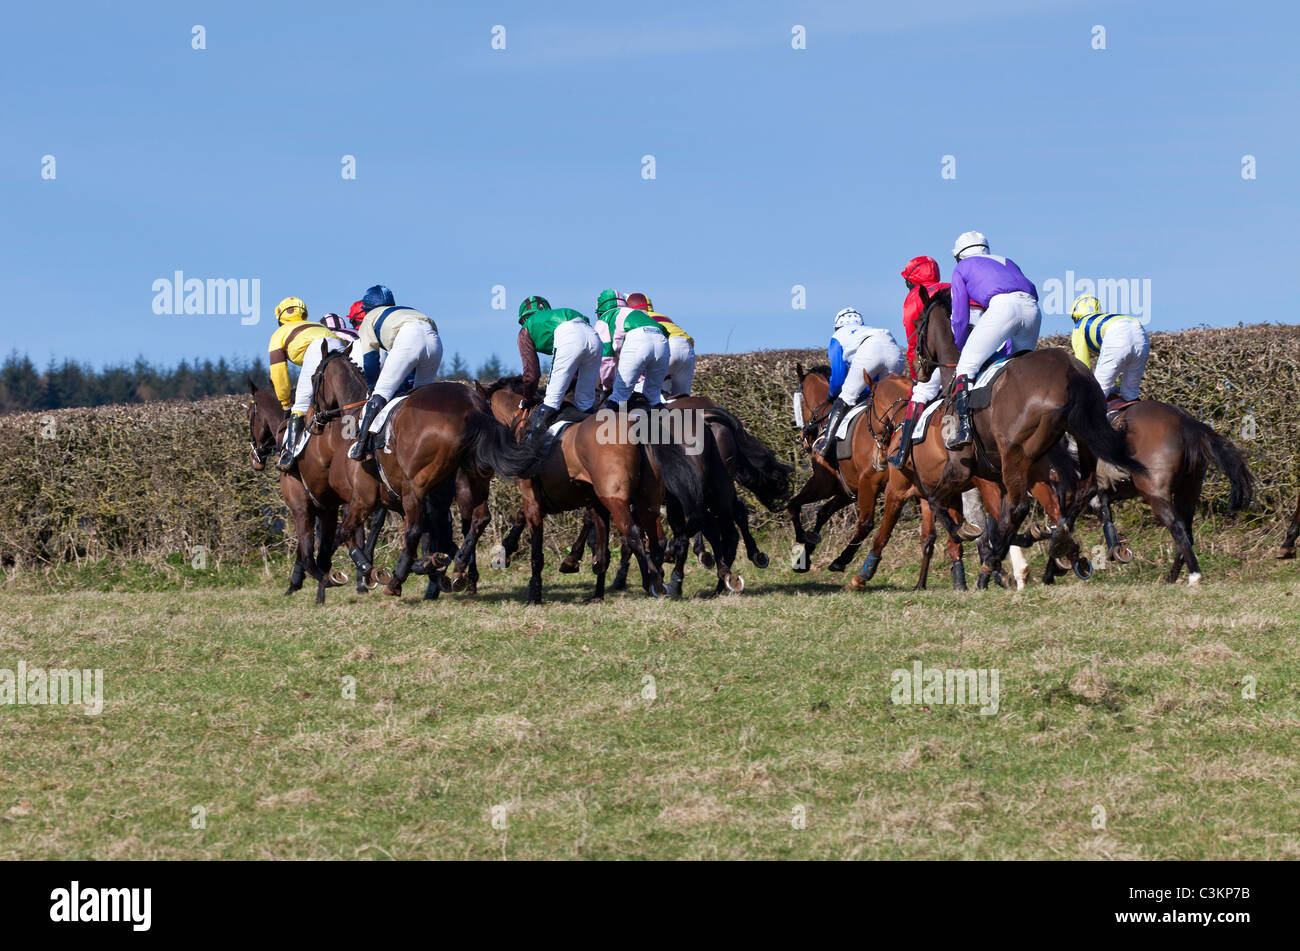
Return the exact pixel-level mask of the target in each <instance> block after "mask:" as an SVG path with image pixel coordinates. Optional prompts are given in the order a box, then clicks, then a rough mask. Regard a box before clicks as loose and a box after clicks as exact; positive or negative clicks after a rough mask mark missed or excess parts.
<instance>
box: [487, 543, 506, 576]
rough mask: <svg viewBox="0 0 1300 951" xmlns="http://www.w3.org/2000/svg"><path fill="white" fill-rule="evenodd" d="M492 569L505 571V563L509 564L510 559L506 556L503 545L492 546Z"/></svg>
mask: <svg viewBox="0 0 1300 951" xmlns="http://www.w3.org/2000/svg"><path fill="white" fill-rule="evenodd" d="M491 558H492V562H491V564H492V569H493V570H494V571H505V570H506V565H508V564H510V559H509V558H507V557H506V546H505V545H494V546H493V548H492V555H491Z"/></svg>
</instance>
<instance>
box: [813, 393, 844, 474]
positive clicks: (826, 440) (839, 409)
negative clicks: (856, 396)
mask: <svg viewBox="0 0 1300 951" xmlns="http://www.w3.org/2000/svg"><path fill="white" fill-rule="evenodd" d="M848 409H849V407H848V404H847V403H845V402H844V401H843V400H842V399H839V398H836V400H835V402H834V403H832V404H831V412H830V415H829V416H827V417H826V435H825V436H823V437H822V447H821V449H820V450H819V452H818V454H819V455H820V456H821V457H822V458H823V459H825V460H826V461H827V462H828V463H830V464H832V465H834V463H835V443H836V442H837V437H836V435H835V430H837V429H839V428H840V421H841V420H843V419H844V414H845V413H846V412H848Z"/></svg>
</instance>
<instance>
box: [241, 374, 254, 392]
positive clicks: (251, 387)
mask: <svg viewBox="0 0 1300 951" xmlns="http://www.w3.org/2000/svg"><path fill="white" fill-rule="evenodd" d="M244 379H245V380H247V381H248V392H250V393H252V394H253V395H254V396H256V395H257V384H256V383H254V382H253V378H252V377H251V376H248V375H247V374H245V376H244Z"/></svg>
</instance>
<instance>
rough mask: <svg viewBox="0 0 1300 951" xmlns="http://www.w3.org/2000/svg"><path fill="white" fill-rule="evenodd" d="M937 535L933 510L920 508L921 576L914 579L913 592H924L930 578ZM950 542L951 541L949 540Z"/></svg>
mask: <svg viewBox="0 0 1300 951" xmlns="http://www.w3.org/2000/svg"><path fill="white" fill-rule="evenodd" d="M937 536H938V533H937V532H936V531H935V527H934V509H932V508H930V506H929V505H922V506H921V575H920V577H919V578H917V579H916V587H914V588H913V589H912V590H913V591H924V590H925V584H926V580H927V579H928V578H929V576H930V559H931V558H933V557H934V542H935V538H936V537H937ZM949 541H951V539H949Z"/></svg>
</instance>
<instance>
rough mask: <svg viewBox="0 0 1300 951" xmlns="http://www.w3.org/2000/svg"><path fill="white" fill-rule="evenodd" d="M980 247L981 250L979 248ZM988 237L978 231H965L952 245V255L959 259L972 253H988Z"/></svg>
mask: <svg viewBox="0 0 1300 951" xmlns="http://www.w3.org/2000/svg"><path fill="white" fill-rule="evenodd" d="M981 249H982V250H981ZM988 253H989V239H988V238H986V237H984V235H983V234H982V233H981V232H979V231H967V232H965V233H964V234H963V235H962V236H961V237H960V238H958V239H957V243H956V244H954V245H953V246H952V256H953V257H954V258H956V259H957V260H958V261H960V260H961V259H962V258H966V257H970V256H971V255H972V254H988Z"/></svg>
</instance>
